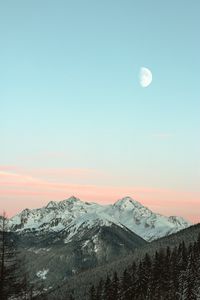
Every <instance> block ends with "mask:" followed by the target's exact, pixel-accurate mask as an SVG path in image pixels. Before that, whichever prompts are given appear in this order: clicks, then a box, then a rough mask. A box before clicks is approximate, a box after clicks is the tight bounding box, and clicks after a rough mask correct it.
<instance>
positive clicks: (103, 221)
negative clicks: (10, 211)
mask: <svg viewBox="0 0 200 300" xmlns="http://www.w3.org/2000/svg"><path fill="white" fill-rule="evenodd" d="M97 225H98V226H99V227H102V226H111V225H115V226H118V227H120V228H121V229H126V230H127V229H129V230H130V231H132V232H134V233H135V234H137V235H139V236H140V237H142V238H143V239H144V240H146V241H152V240H155V239H158V238H160V237H163V236H166V235H169V234H171V233H175V232H177V231H179V230H181V229H184V228H186V227H188V226H190V225H191V223H189V222H188V221H186V220H184V219H183V218H181V217H176V216H170V217H166V216H163V215H161V214H158V213H154V212H152V211H151V210H150V209H149V208H147V207H145V206H143V205H142V204H141V203H139V202H138V201H136V200H133V199H132V198H130V197H124V198H122V199H120V200H118V201H117V202H115V203H114V204H110V205H100V204H97V203H91V202H90V203H89V202H83V201H81V200H80V199H78V198H76V197H74V196H72V197H70V198H69V199H66V200H63V201H60V202H56V201H51V202H49V203H48V204H47V206H45V207H42V208H39V209H32V210H30V209H25V210H23V211H22V212H21V213H19V214H18V215H16V216H14V217H13V218H11V219H10V220H9V228H10V230H11V231H15V232H18V233H25V232H26V233H27V232H35V233H37V234H38V233H44V232H48V233H49V232H52V233H53V232H61V231H65V232H67V235H66V236H67V237H66V239H65V240H64V243H68V242H70V241H72V240H73V238H74V237H75V236H76V235H77V234H78V233H79V234H80V232H83V231H84V229H89V228H92V227H94V226H97Z"/></svg>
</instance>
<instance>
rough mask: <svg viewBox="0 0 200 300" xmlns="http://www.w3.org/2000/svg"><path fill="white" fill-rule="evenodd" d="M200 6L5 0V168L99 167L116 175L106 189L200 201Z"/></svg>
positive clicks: (0, 52)
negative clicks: (142, 79) (147, 72)
mask: <svg viewBox="0 0 200 300" xmlns="http://www.w3.org/2000/svg"><path fill="white" fill-rule="evenodd" d="M199 10H200V3H199V1H197V0H196V1H192V2H191V1H183V0H182V1H180V0H177V1H172V0H170V1H165V2H163V1H162V2H161V1H128V0H126V1H118V0H117V1H116V0H115V1H112V0H109V1H104V0H103V1H87V0H86V1H80V0H79V1H73V2H72V1H61V0H59V1H49V0H48V1H45V0H43V1H32V0H30V1H21V0H18V1H1V3H0V36H1V42H0V43H1V47H0V104H1V118H0V136H1V148H0V157H1V165H2V167H3V166H4V167H5V166H7V167H8V166H12V167H13V168H14V167H17V168H23V169H26V170H27V173H28V174H29V172H32V169H36V168H43V169H50V168H52V169H53V168H55V169H63V168H65V169H87V170H88V169H90V170H91V169H92V170H95V171H99V172H103V173H104V174H107V175H108V174H109V179H105V176H104V177H102V178H101V177H100V176H99V177H98V179H96V181H95V182H93V184H96V185H98V186H101V185H102V186H104V185H110V186H116V187H119V185H121V186H124V187H126V186H129V187H130V186H131V187H133V186H142V187H148V188H149V187H150V188H155V189H156V188H158V189H164V190H165V189H167V190H175V191H181V192H183V193H184V192H185V193H196V194H195V195H193V196H192V199H193V200H192V201H194V202H195V203H196V204H199V203H198V201H199V200H198V199H199V198H198V197H199V195H200V188H199V179H200V173H199V167H200V158H199V153H200V142H199V128H200V126H199V125H200V121H199V112H200V104H199V99H200V92H199V86H200V84H199V83H200V82H199V81H200V80H199V78H200V77H199V70H200V60H199V53H200V39H199V28H200V19H199ZM142 66H146V67H148V68H150V69H151V71H152V73H153V82H152V84H151V85H150V86H149V87H148V88H146V89H144V88H142V87H141V86H140V85H139V81H138V73H139V70H140V67H142ZM17 174H18V173H17ZM54 179H55V180H56V181H59V178H54ZM90 180H91V178H88V179H87V178H86V179H85V181H84V184H85V183H87V184H90ZM67 182H68V179H67V178H66V183H67ZM74 183H80V184H83V183H82V182H76V180H75V179H74ZM74 194H76V191H74ZM147 196H148V195H147ZM26 197H27V198H26V199H29V198H28V196H26ZM174 197H175V196H174ZM165 198H166V197H165ZM189 198H190V197H188V199H189ZM197 198H198V199H197ZM174 200H175V201H177V199H176V197H175V198H174ZM10 201H11V200H10ZM12 201H14V200H12ZM27 201H28V200H27ZM30 201H33V200H30ZM187 201H188V202H187ZM187 201H186V202H187V205H188V206H189V205H190V203H189V200H187ZM161 202H162V197H161ZM0 203H2V206H5V205H4V202H3V200H1V199H0ZM180 203H181V200H180ZM180 203H179V204H180ZM163 210H164V209H163ZM194 214H195V212H191V213H190V215H192V216H193V215H194Z"/></svg>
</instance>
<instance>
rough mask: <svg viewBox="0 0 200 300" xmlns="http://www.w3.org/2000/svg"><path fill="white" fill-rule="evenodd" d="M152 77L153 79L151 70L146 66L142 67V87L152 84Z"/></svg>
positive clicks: (140, 77)
mask: <svg viewBox="0 0 200 300" xmlns="http://www.w3.org/2000/svg"><path fill="white" fill-rule="evenodd" d="M152 79H153V76H152V73H151V71H150V70H149V69H147V68H145V67H142V68H141V69H140V76H139V80H140V85H141V86H142V87H144V88H146V87H148V86H149V85H150V84H151V82H152Z"/></svg>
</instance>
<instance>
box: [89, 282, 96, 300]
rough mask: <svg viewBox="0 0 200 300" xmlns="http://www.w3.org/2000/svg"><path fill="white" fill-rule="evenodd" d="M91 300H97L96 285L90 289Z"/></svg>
mask: <svg viewBox="0 0 200 300" xmlns="http://www.w3.org/2000/svg"><path fill="white" fill-rule="evenodd" d="M90 300H96V291H95V287H94V285H92V286H91V288H90Z"/></svg>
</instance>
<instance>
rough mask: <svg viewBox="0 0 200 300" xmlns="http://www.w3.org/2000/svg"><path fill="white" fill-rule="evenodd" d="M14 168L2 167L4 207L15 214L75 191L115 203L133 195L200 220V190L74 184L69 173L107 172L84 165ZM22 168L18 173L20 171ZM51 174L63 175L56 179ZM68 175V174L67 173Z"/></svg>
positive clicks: (0, 179)
mask: <svg viewBox="0 0 200 300" xmlns="http://www.w3.org/2000/svg"><path fill="white" fill-rule="evenodd" d="M13 170H14V168H11V169H9V168H2V167H0V211H1V210H6V211H7V212H8V214H9V215H13V214H15V213H17V212H19V211H20V210H22V209H24V208H26V207H30V208H32V207H40V206H42V205H46V203H47V202H48V201H50V200H62V199H66V198H68V197H70V196H71V195H75V196H77V197H79V198H80V199H82V200H85V201H97V202H99V203H103V204H108V203H113V202H115V201H116V200H117V199H119V198H121V197H124V196H127V195H129V196H131V197H132V198H134V199H136V200H138V201H140V202H141V203H142V204H144V205H146V206H148V207H150V208H151V209H153V210H154V211H157V212H160V213H163V214H166V215H182V216H184V217H186V218H188V219H190V220H193V221H195V222H196V221H200V218H198V216H197V214H196V211H198V210H199V199H200V194H198V193H187V192H183V191H177V190H169V189H162V188H147V187H128V186H117V187H116V186H112V185H107V186H105V185H103V184H102V185H97V184H93V185H88V184H86V183H84V184H83V183H80V184H74V183H69V182H68V180H66V181H65V182H66V183H65V182H63V178H65V175H66V174H67V176H72V175H73V176H74V179H76V178H79V179H80V178H82V177H84V178H85V179H87V180H88V181H89V182H90V181H91V180H90V179H91V176H96V177H97V178H98V177H99V178H100V177H101V176H103V177H104V174H103V173H102V174H101V172H100V173H98V172H97V171H93V170H84V169H47V170H45V169H44V170H38V172H37V170H31V171H30V172H29V173H27V174H25V170H21V172H22V173H20V172H19V171H20V169H18V170H17V168H15V171H13ZM17 171H18V173H17ZM51 174H56V175H57V177H58V178H60V179H61V181H60V182H59V181H58V179H57V180H56V181H54V180H52V178H51ZM63 176H64V177H63Z"/></svg>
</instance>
